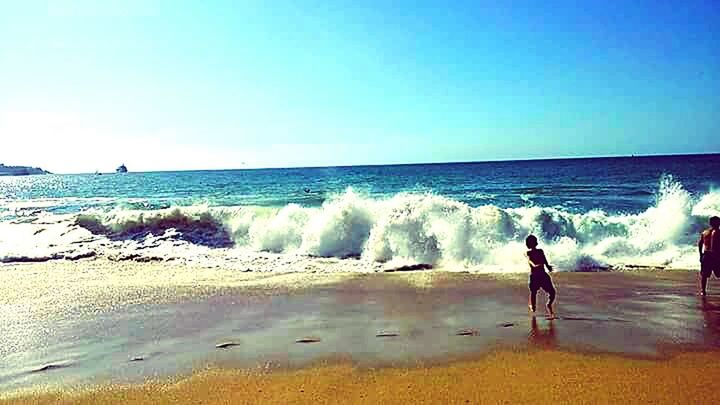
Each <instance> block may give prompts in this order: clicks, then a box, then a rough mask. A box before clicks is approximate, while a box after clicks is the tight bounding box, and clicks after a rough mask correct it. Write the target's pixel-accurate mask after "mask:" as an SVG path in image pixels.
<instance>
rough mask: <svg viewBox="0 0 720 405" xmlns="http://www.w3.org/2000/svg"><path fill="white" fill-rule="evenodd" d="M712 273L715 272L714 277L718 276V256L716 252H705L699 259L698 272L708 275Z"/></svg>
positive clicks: (719, 260)
mask: <svg viewBox="0 0 720 405" xmlns="http://www.w3.org/2000/svg"><path fill="white" fill-rule="evenodd" d="M712 273H715V277H716V278H720V257H718V255H717V254H713V253H705V254H704V255H703V257H702V260H700V274H702V275H703V277H710V276H711V275H712Z"/></svg>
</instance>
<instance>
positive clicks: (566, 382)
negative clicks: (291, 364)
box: [6, 351, 720, 404]
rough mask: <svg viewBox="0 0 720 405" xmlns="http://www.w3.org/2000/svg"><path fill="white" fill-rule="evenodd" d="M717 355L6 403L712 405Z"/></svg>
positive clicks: (383, 373)
mask: <svg viewBox="0 0 720 405" xmlns="http://www.w3.org/2000/svg"><path fill="white" fill-rule="evenodd" d="M719 360H720V354H718V353H717V352H713V353H705V354H699V353H692V354H683V355H679V356H677V357H673V358H672V359H668V360H641V359H629V358H624V357H618V356H612V355H581V354H573V353H564V352H558V351H533V352H506V351H504V352H495V353H492V354H489V355H487V356H484V357H483V358H481V359H478V360H474V361H464V362H458V363H453V364H450V365H443V366H433V367H414V368H383V369H372V370H358V369H357V368H355V367H353V366H352V365H349V364H336V365H325V366H318V367H313V368H308V369H303V370H298V371H285V372H275V373H269V374H261V373H256V372H246V371H230V370H210V371H204V372H200V373H198V374H196V375H193V376H192V377H189V378H181V379H174V380H171V381H165V382H148V383H145V384H142V385H134V386H104V387H101V388H97V389H93V390H81V391H74V392H64V393H61V394H58V393H49V394H36V395H28V396H24V397H20V398H15V399H12V400H8V401H6V402H7V403H12V404H44V403H48V404H49V403H54V404H63V403H97V404H107V403H137V404H159V403H198V404H199V403H202V404H226V403H237V404H259V403H262V404H264V403H268V404H269V403H292V404H333V403H357V404H397V403H414V404H417V403H421V404H438V403H451V404H467V403H473V404H477V403H619V402H623V403H654V404H675V403H697V404H700V403H712V401H713V399H712V398H713V397H714V393H713V391H712V388H711V387H710V384H712V381H716V380H717V379H718V378H720V365H719V364H720V363H719V362H718V361H719Z"/></svg>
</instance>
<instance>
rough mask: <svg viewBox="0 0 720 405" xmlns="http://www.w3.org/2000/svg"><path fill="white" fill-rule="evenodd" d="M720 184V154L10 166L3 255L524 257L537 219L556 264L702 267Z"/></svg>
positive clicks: (497, 263)
mask: <svg viewBox="0 0 720 405" xmlns="http://www.w3.org/2000/svg"><path fill="white" fill-rule="evenodd" d="M718 186H720V155H717V154H715V155H691V156H688V155H685V156H654V157H625V158H592V159H558V160H531V161H505V162H478V163H448V164H417V165H388V166H354V167H323V168H292V169H252V170H250V169H249V170H227V171H186V172H154V173H132V172H131V173H127V174H106V175H94V174H93V175H91V174H86V175H42V176H25V177H0V262H3V263H13V262H37V261H50V260H80V259H82V260H95V259H108V260H122V261H150V260H158V261H168V260H170V261H175V262H181V263H182V262H187V263H193V264H195V265H198V264H199V265H207V266H224V265H226V266H230V267H233V266H235V267H239V268H242V269H243V270H249V271H276V270H290V271H306V270H312V271H318V270H320V271H322V270H328V269H330V270H352V271H377V270H380V269H387V268H393V267H399V266H407V265H418V264H422V265H430V266H433V267H435V268H445V269H450V270H452V269H461V270H471V271H487V272H516V271H526V270H527V269H526V266H527V265H526V264H525V262H524V260H523V256H522V252H523V251H524V246H523V242H524V239H525V237H526V236H527V235H528V234H530V233H533V234H536V235H537V236H538V238H539V239H540V241H541V244H542V247H543V248H544V249H545V251H546V253H547V254H548V258H549V260H550V261H551V263H552V264H555V265H556V267H557V268H558V269H559V270H564V271H582V270H602V269H607V268H609V267H613V266H624V265H625V266H627V265H641V266H661V267H666V268H694V267H697V262H698V259H697V258H698V254H697V247H696V242H697V237H698V234H699V232H700V231H701V230H702V229H703V227H705V226H706V224H707V219H708V217H709V216H711V215H720V190H718V189H717V187H718ZM268 258H272V260H267V259H268ZM261 259H262V260H261ZM280 267H281V268H282V269H281V268H280Z"/></svg>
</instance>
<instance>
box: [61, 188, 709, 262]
mask: <svg viewBox="0 0 720 405" xmlns="http://www.w3.org/2000/svg"><path fill="white" fill-rule="evenodd" d="M656 196H657V198H656V203H655V204H654V205H653V206H651V207H649V208H648V209H647V210H646V211H644V212H641V213H639V214H625V215H623V214H615V215H612V214H608V213H605V212H604V211H601V210H594V211H590V212H586V213H573V212H569V211H566V210H563V209H560V208H554V207H538V206H532V207H523V208H500V207H497V206H494V205H485V206H480V207H475V208H473V207H470V206H469V205H467V204H465V203H462V202H458V201H454V200H452V199H449V198H446V197H443V196H438V195H434V194H407V193H403V194H398V195H395V196H393V197H392V198H389V199H385V200H378V199H372V198H367V197H365V196H363V195H361V194H359V193H356V192H355V191H353V190H351V189H348V190H347V191H346V192H345V193H343V194H341V195H338V196H335V197H334V198H332V199H329V200H328V201H326V202H325V203H324V204H323V205H322V206H321V207H319V208H307V207H302V206H299V205H296V204H289V205H287V206H285V207H283V208H280V209H276V208H266V207H265V208H263V207H224V208H223V207H207V206H194V207H184V208H172V209H164V210H155V211H139V210H135V211H133V210H120V209H115V210H112V211H109V212H85V213H83V214H80V215H77V217H76V219H75V222H76V224H77V225H80V226H81V227H83V228H85V229H87V230H90V231H91V232H92V233H94V234H102V235H105V236H107V237H108V238H111V239H123V238H124V239H138V238H144V237H147V236H148V235H163V234H168V233H170V235H171V236H172V237H175V238H178V239H182V240H185V241H188V242H191V243H194V244H199V245H204V246H210V247H233V246H234V247H238V248H244V249H251V250H254V251H268V252H276V253H297V254H302V255H310V256H323V257H341V258H345V257H361V258H363V259H366V260H370V261H373V262H388V261H394V260H400V261H405V262H410V263H425V264H433V265H436V264H446V263H455V264H462V265H465V266H476V265H479V266H486V267H488V268H493V267H502V268H503V269H524V268H525V266H526V264H525V263H524V261H523V258H522V254H519V252H522V251H524V246H523V244H522V241H523V239H524V238H525V236H526V235H527V234H530V233H534V234H536V235H538V236H539V237H540V239H541V240H542V241H543V246H544V248H545V250H546V251H547V252H548V255H549V258H550V260H551V261H552V262H554V263H555V264H557V265H558V266H559V267H560V268H565V269H574V270H583V269H593V268H602V267H605V266H607V265H609V264H614V265H616V264H623V263H632V264H640V265H663V266H677V267H682V266H691V265H695V262H696V260H695V255H694V253H693V252H694V249H695V247H694V241H695V238H696V235H697V233H698V232H699V231H700V230H701V229H702V228H703V227H704V225H705V223H706V221H707V217H708V216H710V215H717V214H718V213H720V194H718V193H717V192H714V191H711V192H709V193H708V194H705V195H703V196H701V197H700V198H699V200H698V201H697V202H694V200H693V197H692V196H691V195H690V194H689V193H688V192H687V191H685V190H684V188H683V187H682V185H681V184H680V183H679V182H677V181H676V180H674V179H673V178H672V177H670V176H663V177H662V178H661V180H660V184H659V188H658V192H657V193H656Z"/></svg>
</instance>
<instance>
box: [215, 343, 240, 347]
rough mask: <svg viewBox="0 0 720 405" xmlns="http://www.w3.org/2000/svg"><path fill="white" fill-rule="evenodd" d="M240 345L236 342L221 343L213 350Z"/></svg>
mask: <svg viewBox="0 0 720 405" xmlns="http://www.w3.org/2000/svg"><path fill="white" fill-rule="evenodd" d="M238 345H240V343H238V342H222V343H218V344H216V345H215V348H217V349H227V348H230V347H234V346H238Z"/></svg>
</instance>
